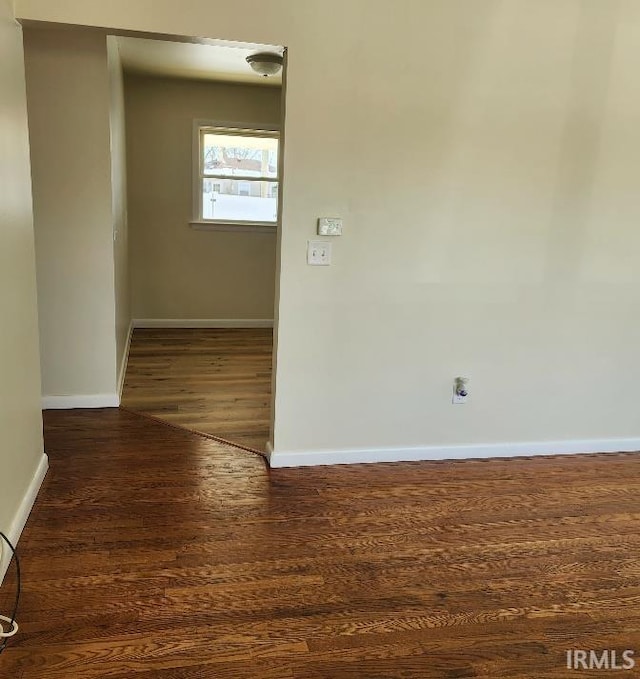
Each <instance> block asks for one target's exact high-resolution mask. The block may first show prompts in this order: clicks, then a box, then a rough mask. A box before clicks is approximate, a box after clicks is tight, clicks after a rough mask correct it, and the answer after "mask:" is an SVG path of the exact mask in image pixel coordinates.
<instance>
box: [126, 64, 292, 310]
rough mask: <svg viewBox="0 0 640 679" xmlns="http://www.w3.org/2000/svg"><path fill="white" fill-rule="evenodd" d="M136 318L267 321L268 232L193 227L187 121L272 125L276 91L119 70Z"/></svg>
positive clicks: (270, 290)
mask: <svg viewBox="0 0 640 679" xmlns="http://www.w3.org/2000/svg"><path fill="white" fill-rule="evenodd" d="M125 83H126V89H125V91H126V111H127V134H128V137H127V139H128V143H127V154H128V169H129V220H130V225H131V227H130V244H131V255H130V256H131V277H132V306H133V316H134V318H136V319H156V320H162V319H206V320H220V319H239V320H247V319H267V320H268V319H273V304H274V289H275V261H276V253H275V247H276V235H275V233H264V232H263V233H256V232H250V233H245V232H235V233H233V232H219V231H198V230H194V229H192V228H190V226H189V222H190V220H191V219H192V218H193V215H192V202H193V193H192V181H193V179H192V177H193V159H192V153H193V123H194V120H212V121H219V122H231V123H243V124H247V125H256V124H266V125H274V126H276V127H277V126H279V124H280V98H281V92H280V88H277V87H261V86H255V85H240V84H230V83H219V82H206V81H197V80H181V79H175V78H162V77H151V76H145V75H140V74H127V76H126V79H125Z"/></svg>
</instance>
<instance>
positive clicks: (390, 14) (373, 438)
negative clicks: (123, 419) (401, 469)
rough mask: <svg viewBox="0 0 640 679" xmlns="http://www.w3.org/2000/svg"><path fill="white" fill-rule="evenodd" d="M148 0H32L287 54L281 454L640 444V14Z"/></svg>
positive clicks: (55, 10)
mask: <svg viewBox="0 0 640 679" xmlns="http://www.w3.org/2000/svg"><path fill="white" fill-rule="evenodd" d="M147 5H148V3H144V2H131V0H113V1H112V2H109V3H104V2H102V1H101V0H67V1H66V2H64V3H51V2H49V1H48V0H16V8H17V12H18V14H19V15H20V16H22V17H27V18H31V19H41V20H52V21H60V22H68V23H79V24H88V25H101V26H110V27H116V28H122V29H134V30H148V31H157V32H160V33H179V34H183V35H199V36H203V35H204V36H210V37H215V38H225V39H229V40H245V41H252V42H262V43H270V44H282V45H286V46H287V47H288V59H289V70H288V86H287V120H286V152H285V163H284V164H285V186H284V204H283V208H284V212H283V224H282V233H281V241H282V242H281V271H280V298H279V302H278V309H279V341H278V350H277V359H278V375H277V384H276V387H277V388H276V400H275V406H276V407H275V435H274V442H273V445H274V449H275V451H276V453H283V454H284V453H287V452H290V453H295V452H299V453H303V454H305V453H311V452H313V451H319V450H329V451H338V453H339V452H340V451H350V450H352V451H353V450H360V449H374V448H375V449H389V450H396V451H399V452H398V455H403V454H404V453H403V451H406V450H410V449H412V448H413V447H419V448H421V447H429V446H436V447H444V448H443V449H444V450H445V452H446V446H464V445H465V444H471V445H472V446H482V445H487V446H491V445H493V444H495V443H508V444H518V443H519V444H522V445H523V446H525V447H526V445H529V444H531V445H534V446H535V449H539V448H540V446H539V444H540V443H544V442H551V443H553V442H556V443H557V442H570V441H574V442H575V441H582V442H584V448H583V449H584V450H589V449H598V448H599V447H600V446H601V445H603V444H602V442H603V441H608V442H609V444H610V445H611V446H613V447H614V449H615V447H620V448H622V447H625V446H627V447H628V446H631V445H633V441H635V442H636V443H637V442H638V439H640V418H639V417H638V405H639V403H638V397H637V395H636V394H635V390H632V393H628V392H627V390H626V385H633V386H634V387H635V385H636V384H637V383H638V380H639V378H640V361H638V346H639V344H640V316H639V315H638V313H637V309H638V305H639V302H640V299H639V298H640V267H639V266H638V259H637V253H638V252H639V251H640V230H639V229H638V228H637V225H638V223H639V221H640V202H639V201H638V200H637V186H636V184H637V176H638V175H639V174H640V127H639V126H638V125H637V120H638V117H639V115H640V90H639V89H638V87H637V64H638V63H640V4H639V3H637V2H631V1H629V0H610V1H608V2H600V1H599V0H559V1H557V2H540V1H539V0H510V1H509V2H502V1H499V0H478V1H476V2H468V1H467V0H403V2H402V10H401V11H400V10H399V9H398V3H390V2H382V1H379V2H378V1H371V0H350V1H349V2H344V0H308V1H305V2H304V3H300V2H298V1H297V0H282V1H281V2H277V3H274V2H270V3H254V2H250V3H242V4H234V3H227V2H222V1H221V0H220V1H215V0H193V2H191V3H190V4H189V11H188V12H185V11H183V8H182V7H181V6H177V5H176V4H175V3H173V2H169V1H168V0H162V1H160V2H157V3H154V11H153V12H149V11H148V6H147ZM322 215H327V216H336V215H338V216H342V217H343V218H344V220H345V234H344V235H343V236H342V237H340V238H337V239H334V242H333V248H334V252H333V265H332V266H329V267H318V268H314V267H309V266H307V265H306V263H305V250H306V246H307V240H308V239H309V238H311V237H313V234H314V229H315V223H316V218H317V217H318V216H322ZM458 375H464V376H467V377H469V378H470V380H471V381H470V384H469V389H470V394H471V397H470V402H469V403H468V404H467V405H465V406H452V404H451V390H452V384H453V379H454V377H455V376H458ZM618 441H621V443H620V444H618V443H617V442H618ZM625 441H626V443H625ZM629 442H631V443H629ZM553 446H555V443H553ZM553 446H552V447H553ZM567 446H569V444H567ZM569 447H570V446H569ZM639 447H640V446H639ZM468 452H469V453H470V454H472V455H473V453H474V450H473V448H472V449H471V450H470V451H468ZM485 454H486V449H485ZM344 457H345V459H346V458H348V455H346V454H345V456H344Z"/></svg>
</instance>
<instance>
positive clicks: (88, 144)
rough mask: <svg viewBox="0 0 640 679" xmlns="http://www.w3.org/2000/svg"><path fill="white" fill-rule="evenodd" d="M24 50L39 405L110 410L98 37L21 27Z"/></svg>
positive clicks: (106, 108) (111, 339)
mask: <svg viewBox="0 0 640 679" xmlns="http://www.w3.org/2000/svg"><path fill="white" fill-rule="evenodd" d="M24 48H25V64H26V76H27V100H28V115H29V134H30V143H31V163H32V178H33V206H34V220H35V240H36V258H37V280H38V299H39V321H40V352H41V357H42V393H43V397H44V403H45V406H47V407H56V406H57V404H59V403H62V404H63V405H65V404H66V405H76V404H77V405H80V404H84V405H96V406H98V405H102V406H106V405H117V393H116V392H117V385H116V373H117V369H116V356H117V346H118V342H117V339H116V297H115V294H114V290H115V276H114V238H113V233H114V195H112V174H111V173H112V168H111V133H110V122H111V121H110V82H109V69H108V62H107V48H106V37H105V36H104V35H103V34H101V33H99V32H90V31H82V30H56V29H55V28H51V29H44V28H25V30H24ZM115 120H116V117H113V121H114V122H115ZM114 150H115V151H117V146H116V147H115V148H114ZM116 158H117V155H116ZM117 187H118V189H119V187H120V184H117ZM119 190H120V189H119ZM118 219H119V220H121V219H122V217H121V213H118ZM123 231H124V229H122V228H121V230H120V233H123ZM121 242H124V239H123V240H122V241H121ZM115 247H116V250H120V245H119V244H116V246H115ZM122 269H126V267H122ZM121 335H122V333H120V335H119V336H120V344H122V339H121ZM66 397H72V398H73V399H78V398H80V402H78V403H76V402H75V401H71V402H67V401H66V400H65V398H66ZM83 399H84V400H83Z"/></svg>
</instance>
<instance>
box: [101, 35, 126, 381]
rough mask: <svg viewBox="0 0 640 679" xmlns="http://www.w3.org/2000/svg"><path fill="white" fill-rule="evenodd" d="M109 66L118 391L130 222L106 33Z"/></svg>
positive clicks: (112, 52)
mask: <svg viewBox="0 0 640 679" xmlns="http://www.w3.org/2000/svg"><path fill="white" fill-rule="evenodd" d="M107 61H108V66H109V133H110V140H111V147H110V148H111V198H112V220H113V222H112V229H113V266H114V284H115V316H116V360H117V375H118V393H120V392H121V391H122V384H123V382H124V374H125V370H126V367H127V366H126V362H127V356H128V353H129V340H130V334H131V287H130V279H129V224H128V216H127V152H126V133H125V110H124V81H123V74H122V64H121V61H120V54H119V51H118V41H117V40H116V38H115V37H114V36H107Z"/></svg>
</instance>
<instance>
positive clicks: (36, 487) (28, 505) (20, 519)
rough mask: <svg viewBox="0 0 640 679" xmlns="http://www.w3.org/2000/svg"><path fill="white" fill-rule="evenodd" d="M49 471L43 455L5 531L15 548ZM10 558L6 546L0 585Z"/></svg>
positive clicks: (5, 546)
mask: <svg viewBox="0 0 640 679" xmlns="http://www.w3.org/2000/svg"><path fill="white" fill-rule="evenodd" d="M47 469H49V458H48V457H47V455H46V453H42V455H41V457H40V461H39V462H38V466H37V467H36V470H35V472H34V474H33V477H32V478H31V482H30V483H29V487H28V488H27V492H26V493H25V495H24V497H23V498H22V502H21V503H20V506H19V507H18V511H17V512H16V515H15V516H14V517H13V521H12V522H11V524H10V525H9V528H8V529H7V530H6V531H3V532H4V533H5V534H6V536H7V537H8V538H9V540H11V542H12V544H13V545H14V546H15V545H17V544H18V542H19V540H20V536H21V535H22V531H23V530H24V527H25V525H26V523H27V519H28V518H29V514H30V513H31V510H32V509H33V505H34V503H35V501H36V498H37V497H38V492H39V491H40V487H41V486H42V482H43V481H44V477H45V476H46V475H47ZM1 539H2V538H0V540H1ZM10 556H11V550H10V549H9V548H8V547H7V545H6V544H5V545H4V546H3V548H2V558H1V559H0V585H1V584H2V581H3V579H4V576H5V574H6V572H7V568H8V567H9V564H10V563H11V559H10Z"/></svg>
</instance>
